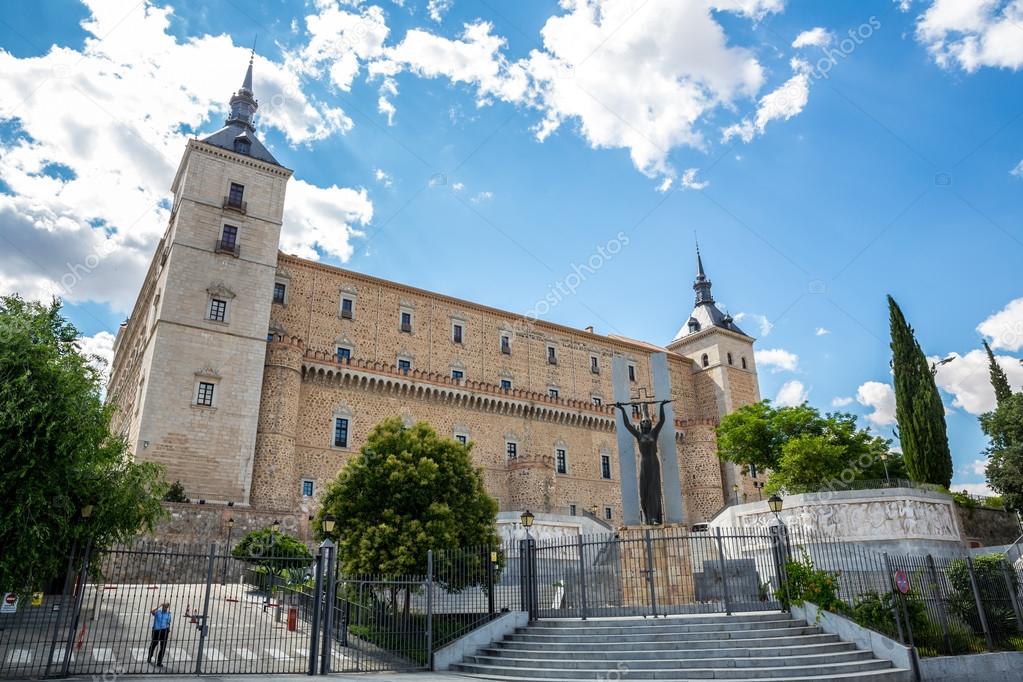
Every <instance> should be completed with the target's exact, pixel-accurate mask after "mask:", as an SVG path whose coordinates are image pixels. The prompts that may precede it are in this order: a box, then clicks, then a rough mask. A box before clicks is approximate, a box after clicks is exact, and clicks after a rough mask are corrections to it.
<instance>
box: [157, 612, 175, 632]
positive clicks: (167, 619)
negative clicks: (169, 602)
mask: <svg viewBox="0 0 1023 682" xmlns="http://www.w3.org/2000/svg"><path fill="white" fill-rule="evenodd" d="M170 624H171V612H170V611H164V610H163V609H157V610H156V613H154V614H153V629H154V630H166V629H167V628H169V627H170Z"/></svg>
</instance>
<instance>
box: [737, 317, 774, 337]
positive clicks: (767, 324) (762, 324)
mask: <svg viewBox="0 0 1023 682" xmlns="http://www.w3.org/2000/svg"><path fill="white" fill-rule="evenodd" d="M745 319H750V320H753V321H754V322H756V323H757V329H758V330H759V332H760V336H761V337H764V336H767V335H768V334H770V333H771V330H772V329H774V325H773V324H771V321H770V320H768V319H767V315H760V314H758V313H736V315H735V321H736V322H741V321H742V320H745Z"/></svg>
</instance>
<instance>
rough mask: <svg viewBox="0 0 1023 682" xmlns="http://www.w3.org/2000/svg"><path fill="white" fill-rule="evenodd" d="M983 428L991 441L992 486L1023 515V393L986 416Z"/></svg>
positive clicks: (1011, 396) (1008, 505) (989, 479)
mask: <svg viewBox="0 0 1023 682" xmlns="http://www.w3.org/2000/svg"><path fill="white" fill-rule="evenodd" d="M980 427H981V429H983V430H984V433H985V434H986V435H987V437H988V438H989V439H990V443H989V445H988V447H987V450H986V451H985V452H986V454H987V456H988V464H987V479H988V483H989V484H990V485H991V488H992V490H994V491H995V492H997V493H999V494H1000V495H1001V496H1002V499H1003V501H1004V502H1005V506H1006V508H1008V509H1011V510H1013V511H1016V512H1023V393H1013V394H1012V395H1010V396H1009V397H1008V398H1006V399H1005V400H1003V401H1001V402H1000V403H999V404H998V406H997V407H996V408H995V409H994V410H992V411H991V412H987V413H985V414H982V415H981V416H980Z"/></svg>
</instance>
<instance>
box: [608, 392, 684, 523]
mask: <svg viewBox="0 0 1023 682" xmlns="http://www.w3.org/2000/svg"><path fill="white" fill-rule="evenodd" d="M650 402H654V401H649V402H644V403H615V407H617V408H618V409H619V410H621V411H622V419H623V420H624V421H625V428H627V429H628V430H629V433H631V434H632V435H633V436H634V437H635V439H636V443H637V445H639V455H640V460H639V503H640V506H641V507H642V508H643V519H644V521H645V522H646V523H648V524H650V525H660V524H661V523H662V522H663V511H662V509H661V464H660V462H659V460H658V459H657V436H658V435H659V434H660V433H661V427H663V426H664V406H665V405H667V404H668V403H670V402H671V401H670V400H661V401H660V403H659V404H660V406H661V409H660V414H659V415H658V417H657V425H656V426H654V425H653V424H652V423H651V422H650V415H649V414H646V405H648V404H649V403H650ZM635 404H642V405H643V406H644V408H643V412H644V414H643V418H642V419H641V420H640V422H639V430H637V429H636V427H635V426H633V425H632V422H630V421H629V415H628V414H627V413H626V412H625V405H635Z"/></svg>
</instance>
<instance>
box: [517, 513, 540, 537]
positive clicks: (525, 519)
mask: <svg viewBox="0 0 1023 682" xmlns="http://www.w3.org/2000/svg"><path fill="white" fill-rule="evenodd" d="M535 518H536V517H535V516H533V512H531V511H529V510H528V509H527V510H526V511H524V512H522V516H520V517H519V520H520V521H521V522H522V527H523V528H525V529H526V539H527V540H528V539H529V529H530V528H532V526H533V520H534V519H535Z"/></svg>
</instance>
